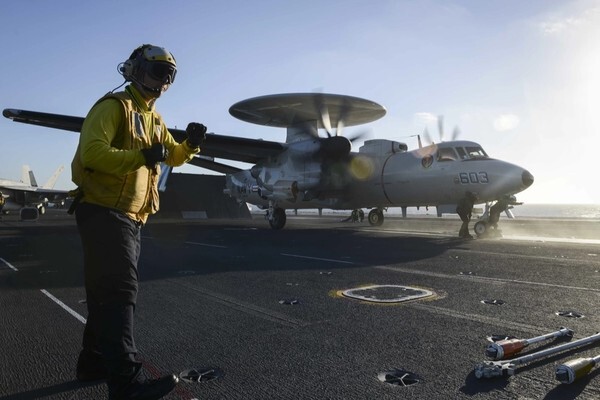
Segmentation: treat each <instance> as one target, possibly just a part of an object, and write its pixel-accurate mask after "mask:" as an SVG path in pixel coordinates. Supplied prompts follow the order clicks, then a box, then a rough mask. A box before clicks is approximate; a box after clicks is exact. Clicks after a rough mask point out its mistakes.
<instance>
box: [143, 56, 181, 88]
mask: <svg viewBox="0 0 600 400" xmlns="http://www.w3.org/2000/svg"><path fill="white" fill-rule="evenodd" d="M146 72H147V73H148V76H150V78H152V79H155V80H157V81H159V82H162V83H163V84H169V85H170V84H172V83H173V82H175V75H177V68H175V67H174V66H173V65H172V64H169V63H166V62H160V61H158V62H156V61H155V62H149V63H148V64H147V66H146Z"/></svg>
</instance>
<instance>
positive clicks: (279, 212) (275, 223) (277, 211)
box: [266, 206, 287, 230]
mask: <svg viewBox="0 0 600 400" xmlns="http://www.w3.org/2000/svg"><path fill="white" fill-rule="evenodd" d="M266 218H267V220H269V225H271V228H273V229H275V230H279V229H282V228H283V227H284V226H285V222H286V220H287V217H286V215H285V210H284V209H283V208H280V207H274V206H270V207H269V210H268V211H267V215H266Z"/></svg>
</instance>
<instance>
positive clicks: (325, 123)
mask: <svg viewBox="0 0 600 400" xmlns="http://www.w3.org/2000/svg"><path fill="white" fill-rule="evenodd" d="M314 105H315V109H316V110H318V115H319V121H318V124H317V128H318V127H322V128H323V129H325V132H326V133H327V138H333V137H338V136H342V131H343V129H344V126H345V121H346V119H347V118H348V113H349V112H350V111H351V104H350V103H349V100H348V99H347V98H342V99H341V104H336V105H332V104H329V105H328V104H327V102H326V101H324V97H323V95H322V94H316V95H315V96H314ZM329 107H333V108H334V112H333V114H334V116H335V117H334V118H333V121H332V118H331V116H330V113H329ZM332 122H333V123H334V124H335V131H334V130H333V124H332ZM367 135H368V132H367V131H361V132H357V133H355V134H354V135H352V136H349V137H347V139H348V140H349V141H350V143H352V142H354V141H356V140H358V139H361V138H363V137H365V136H367ZM317 136H318V134H317ZM348 152H349V151H348Z"/></svg>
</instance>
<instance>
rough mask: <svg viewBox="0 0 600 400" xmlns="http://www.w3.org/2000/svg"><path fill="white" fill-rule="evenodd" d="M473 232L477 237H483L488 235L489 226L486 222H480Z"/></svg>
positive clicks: (476, 224)
mask: <svg viewBox="0 0 600 400" xmlns="http://www.w3.org/2000/svg"><path fill="white" fill-rule="evenodd" d="M473 230H474V231H475V234H476V235H477V237H481V236H483V235H485V234H486V232H487V230H488V225H487V224H486V223H485V222H484V221H478V222H476V223H475V226H474V227H473Z"/></svg>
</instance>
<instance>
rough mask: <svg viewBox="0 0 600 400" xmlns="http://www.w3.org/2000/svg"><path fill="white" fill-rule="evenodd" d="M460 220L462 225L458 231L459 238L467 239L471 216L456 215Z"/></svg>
mask: <svg viewBox="0 0 600 400" xmlns="http://www.w3.org/2000/svg"><path fill="white" fill-rule="evenodd" d="M458 215H459V217H460V220H461V221H462V225H461V226H460V230H459V231H458V236H459V237H468V236H469V235H470V234H469V221H470V220H471V216H470V215H467V214H462V213H459V214H458Z"/></svg>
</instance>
